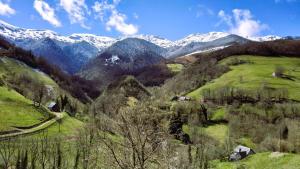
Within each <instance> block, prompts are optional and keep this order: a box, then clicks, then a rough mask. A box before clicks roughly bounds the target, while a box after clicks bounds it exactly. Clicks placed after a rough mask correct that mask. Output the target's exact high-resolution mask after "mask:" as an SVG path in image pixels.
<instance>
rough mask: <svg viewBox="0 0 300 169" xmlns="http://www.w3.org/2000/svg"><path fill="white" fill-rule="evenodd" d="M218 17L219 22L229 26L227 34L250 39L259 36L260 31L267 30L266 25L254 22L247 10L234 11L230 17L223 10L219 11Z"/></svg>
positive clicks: (257, 21)
mask: <svg viewBox="0 0 300 169" xmlns="http://www.w3.org/2000/svg"><path fill="white" fill-rule="evenodd" d="M218 16H219V17H220V18H221V22H219V23H218V24H217V25H220V24H221V23H222V22H224V23H226V24H227V25H228V26H229V28H230V29H229V32H230V33H233V34H237V35H240V36H243V37H252V36H257V35H259V34H260V33H261V32H262V31H264V30H266V29H268V25H266V24H263V23H261V22H260V21H259V20H254V19H253V16H252V14H251V12H250V11H249V10H247V9H245V10H243V9H234V10H232V15H229V14H226V13H225V12H224V11H223V10H221V11H219V13H218Z"/></svg>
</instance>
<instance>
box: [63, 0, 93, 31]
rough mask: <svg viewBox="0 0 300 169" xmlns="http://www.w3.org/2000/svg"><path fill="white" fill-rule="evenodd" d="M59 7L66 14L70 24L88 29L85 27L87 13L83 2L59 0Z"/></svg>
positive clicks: (82, 0) (79, 0) (78, 0)
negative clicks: (76, 24)
mask: <svg viewBox="0 0 300 169" xmlns="http://www.w3.org/2000/svg"><path fill="white" fill-rule="evenodd" d="M60 6H61V7H63V9H64V10H65V11H66V12H67V13H68V15H69V19H70V21H71V24H74V23H79V24H80V26H81V27H83V28H86V29H90V27H88V26H86V25H85V20H86V18H85V15H86V14H87V13H89V11H88V7H87V5H86V4H85V0H60Z"/></svg>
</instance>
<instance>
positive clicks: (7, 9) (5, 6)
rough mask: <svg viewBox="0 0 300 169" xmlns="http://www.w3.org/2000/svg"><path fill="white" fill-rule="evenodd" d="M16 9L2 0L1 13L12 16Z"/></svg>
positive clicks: (0, 2)
mask: <svg viewBox="0 0 300 169" xmlns="http://www.w3.org/2000/svg"><path fill="white" fill-rule="evenodd" d="M15 13H16V11H15V10H14V9H12V8H11V7H10V6H9V4H5V3H3V2H2V1H0V15H5V16H10V15H13V14H15Z"/></svg>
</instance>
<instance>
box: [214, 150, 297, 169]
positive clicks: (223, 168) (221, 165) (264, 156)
mask: <svg viewBox="0 0 300 169" xmlns="http://www.w3.org/2000/svg"><path fill="white" fill-rule="evenodd" d="M299 166H300V155H299V154H287V153H268V152H266V153H258V154H255V155H252V156H249V157H247V158H246V159H244V160H241V161H239V162H220V161H214V162H213V163H212V168H216V169H239V168H247V169H275V168H276V169H298V168H299Z"/></svg>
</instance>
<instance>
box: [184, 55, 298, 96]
mask: <svg viewBox="0 0 300 169" xmlns="http://www.w3.org/2000/svg"><path fill="white" fill-rule="evenodd" d="M234 58H237V59H238V60H240V61H244V62H245V63H243V64H239V65H235V66H230V69H231V70H230V71H229V72H227V73H225V74H223V75H222V76H221V77H220V78H217V79H215V80H213V81H211V82H209V83H207V84H206V85H204V86H202V87H200V88H198V89H197V90H195V91H193V92H191V93H189V94H188V95H189V96H191V97H193V98H196V99H200V97H201V94H202V91H203V90H204V89H216V88H220V87H224V86H230V87H236V88H243V89H254V90H255V89H258V88H260V87H261V86H262V85H263V84H267V85H268V86H270V87H273V88H285V89H287V90H288V93H289V98H291V99H295V100H300V59H299V58H290V57H261V56H247V55H244V56H234V57H229V58H226V59H224V60H223V61H221V63H220V64H228V63H230V62H232V60H233V59H234ZM276 67H282V68H283V69H284V70H285V74H286V75H287V76H288V77H291V79H287V78H278V77H273V76H272V73H273V72H274V71H275V69H276Z"/></svg>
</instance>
